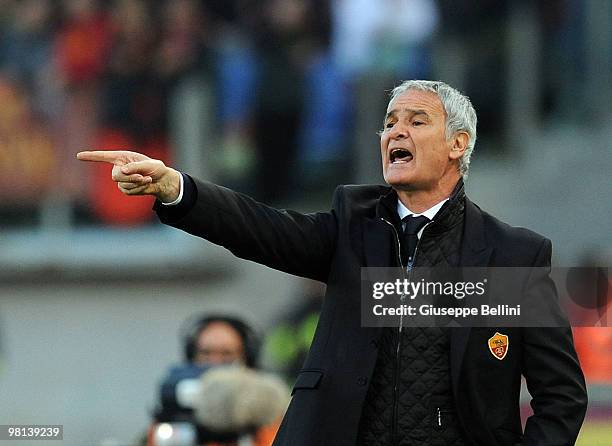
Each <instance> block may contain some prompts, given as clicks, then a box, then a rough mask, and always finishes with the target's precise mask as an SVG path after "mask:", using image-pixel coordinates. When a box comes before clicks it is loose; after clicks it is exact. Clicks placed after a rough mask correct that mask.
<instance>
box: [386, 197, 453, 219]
mask: <svg viewBox="0 0 612 446" xmlns="http://www.w3.org/2000/svg"><path fill="white" fill-rule="evenodd" d="M447 201H448V198H445V199H444V200H442V201H440V202H439V203H437V204H434V205H433V206H432V207H430V208H429V209H427V210H426V211H424V212H421V213H419V214H417V213H416V212H412V211H411V210H410V209H408V208H407V207H406V206H404V203H402V202H401V200H400V199H399V198H398V199H397V213H398V214H399V218H400V220H403V219H404V217H407V216H409V215H413V216H415V217H418V216H420V215H423V216H424V217H427V218H429V219H430V220H433V218H434V217H435V216H436V214H437V213H438V211H439V210H440V208H441V207H442V206H443V205H444V203H446V202H447Z"/></svg>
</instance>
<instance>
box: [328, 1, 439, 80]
mask: <svg viewBox="0 0 612 446" xmlns="http://www.w3.org/2000/svg"><path fill="white" fill-rule="evenodd" d="M332 4H333V5H334V15H333V17H334V55H335V57H336V59H337V61H338V64H339V66H340V67H341V68H342V71H343V72H344V73H345V75H347V76H349V77H359V76H362V75H364V74H367V73H373V72H375V73H390V74H391V75H393V76H394V77H396V78H400V79H410V78H414V79H426V78H427V77H428V76H429V74H430V72H431V71H430V70H431V67H430V65H431V52H430V50H431V49H430V44H431V39H432V36H433V33H434V31H435V30H436V28H437V25H438V8H437V5H436V2H435V1H434V0H393V1H388V0H340V1H337V2H333V3H332Z"/></svg>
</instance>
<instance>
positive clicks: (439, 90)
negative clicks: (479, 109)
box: [389, 80, 477, 178]
mask: <svg viewBox="0 0 612 446" xmlns="http://www.w3.org/2000/svg"><path fill="white" fill-rule="evenodd" d="M408 90H421V91H431V92H432V93H435V94H436V95H437V96H438V97H439V98H440V101H441V102H442V106H443V107H444V111H445V112H446V138H447V139H449V138H450V137H452V136H453V135H454V134H455V133H457V132H466V133H467V134H468V135H469V141H468V146H467V148H466V149H465V153H464V154H463V156H462V157H461V158H460V159H459V172H460V173H461V175H462V176H463V177H464V178H467V175H468V170H469V169H470V158H471V156H472V152H473V150H474V145H475V144H476V122H477V118H476V110H474V106H473V105H472V103H471V102H470V99H469V98H468V97H467V96H465V95H463V94H461V93H460V92H459V91H458V90H455V89H454V88H453V87H451V86H450V85H448V84H445V83H444V82H441V81H424V80H408V81H404V82H402V83H401V84H400V85H398V86H397V87H395V88H394V89H393V90H392V91H391V99H390V100H389V103H390V102H391V101H393V100H394V99H395V98H396V97H398V96H399V95H400V94H402V93H404V92H406V91H408Z"/></svg>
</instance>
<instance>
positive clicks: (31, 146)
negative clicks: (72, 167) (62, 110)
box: [0, 78, 57, 222]
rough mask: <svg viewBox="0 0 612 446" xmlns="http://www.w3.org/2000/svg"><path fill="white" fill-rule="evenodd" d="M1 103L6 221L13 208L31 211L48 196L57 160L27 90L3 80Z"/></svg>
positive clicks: (1, 194)
mask: <svg viewBox="0 0 612 446" xmlns="http://www.w3.org/2000/svg"><path fill="white" fill-rule="evenodd" d="M0 103H2V107H1V108H0V198H1V203H2V204H1V205H0V206H1V208H0V209H2V215H3V216H4V218H3V221H4V222H6V220H10V219H11V213H10V210H11V209H15V208H17V209H24V210H26V209H31V208H32V207H34V205H35V203H36V200H37V199H39V198H40V197H41V196H45V194H46V193H47V191H48V189H49V188H51V187H52V184H53V182H54V181H55V179H54V178H53V172H54V171H55V169H56V167H57V164H56V163H57V160H56V157H55V153H54V146H53V142H52V137H51V133H50V132H49V130H48V129H47V127H46V126H45V124H44V122H41V120H40V119H39V118H38V116H37V115H36V114H35V113H34V111H33V109H32V107H31V103H30V101H29V97H28V95H27V91H26V90H24V89H23V88H20V86H18V85H16V84H14V83H12V82H9V81H6V80H4V79H1V78H0ZM15 217H16V216H15ZM16 221H20V219H17V220H16Z"/></svg>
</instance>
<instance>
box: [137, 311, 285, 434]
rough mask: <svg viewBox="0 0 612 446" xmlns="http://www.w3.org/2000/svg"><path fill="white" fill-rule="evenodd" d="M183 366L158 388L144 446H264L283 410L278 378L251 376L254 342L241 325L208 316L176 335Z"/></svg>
mask: <svg viewBox="0 0 612 446" xmlns="http://www.w3.org/2000/svg"><path fill="white" fill-rule="evenodd" d="M181 332H182V333H181V339H182V344H183V345H182V347H183V353H184V359H185V361H184V363H183V364H181V365H179V366H176V367H172V368H171V369H170V370H169V372H168V374H167V375H166V377H165V379H164V380H163V382H162V384H161V388H160V405H159V407H158V408H157V409H156V411H155V413H154V420H155V421H154V423H153V424H152V426H151V427H150V429H149V432H148V435H147V443H146V444H147V446H200V445H204V446H213V445H214V446H221V445H223V446H239V445H243V444H244V445H246V444H248V445H251V446H268V445H271V444H272V441H273V440H274V436H275V434H276V431H277V429H278V425H279V421H280V417H281V416H282V415H283V413H284V411H285V409H286V407H287V404H288V394H289V392H288V389H287V388H286V386H285V385H284V384H283V383H282V381H281V380H280V379H279V378H276V377H274V376H271V375H268V374H264V373H262V372H259V371H257V370H255V364H256V360H257V355H258V351H259V344H260V342H259V338H258V336H257V334H256V333H255V331H254V330H253V329H252V328H251V327H249V326H248V325H247V324H246V323H244V322H243V321H241V320H239V319H237V318H234V317H229V316H223V315H209V316H198V317H194V318H191V319H189V320H188V321H187V322H186V324H185V326H184V328H183V329H182V330H181Z"/></svg>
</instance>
